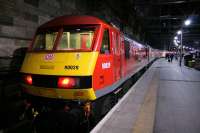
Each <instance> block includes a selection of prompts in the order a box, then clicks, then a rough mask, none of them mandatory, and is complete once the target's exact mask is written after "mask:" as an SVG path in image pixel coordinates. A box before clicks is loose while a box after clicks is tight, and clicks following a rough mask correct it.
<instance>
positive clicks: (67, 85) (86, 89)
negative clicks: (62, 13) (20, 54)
mask: <svg viewBox="0 0 200 133" xmlns="http://www.w3.org/2000/svg"><path fill="white" fill-rule="evenodd" d="M96 30H97V28H96V27H92V26H86V27H65V28H49V29H42V30H41V29H39V30H38V31H37V33H36V35H35V38H34V40H33V43H32V45H31V47H30V49H29V51H28V53H27V54H26V57H25V60H24V62H23V65H22V68H21V73H22V79H23V83H22V87H23V91H24V92H25V93H27V94H30V95H32V96H38V97H46V98H52V99H63V100H67V99H70V100H94V99H96V96H95V93H94V90H93V89H92V74H93V72H94V68H95V64H96V60H97V57H98V52H95V51H92V47H93V44H94V43H95V41H94V39H93V38H94V36H95V31H96Z"/></svg>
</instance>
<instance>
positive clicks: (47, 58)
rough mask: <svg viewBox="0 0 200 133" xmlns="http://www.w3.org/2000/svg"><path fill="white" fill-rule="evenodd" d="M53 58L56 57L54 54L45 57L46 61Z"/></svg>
mask: <svg viewBox="0 0 200 133" xmlns="http://www.w3.org/2000/svg"><path fill="white" fill-rule="evenodd" d="M53 57H54V54H47V55H45V56H44V59H45V60H52V59H53Z"/></svg>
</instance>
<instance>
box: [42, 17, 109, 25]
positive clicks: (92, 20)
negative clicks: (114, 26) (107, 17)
mask: <svg viewBox="0 0 200 133" xmlns="http://www.w3.org/2000/svg"><path fill="white" fill-rule="evenodd" d="M98 24H105V25H108V24H107V23H105V22H104V21H103V20H101V19H99V18H97V17H93V16H69V15H65V16H60V17H57V18H54V19H53V20H51V21H48V22H47V23H45V24H43V25H41V26H40V27H39V28H48V27H56V26H67V25H98Z"/></svg>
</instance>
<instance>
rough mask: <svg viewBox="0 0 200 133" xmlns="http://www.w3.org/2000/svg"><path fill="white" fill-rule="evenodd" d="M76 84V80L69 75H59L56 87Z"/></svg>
mask: <svg viewBox="0 0 200 133" xmlns="http://www.w3.org/2000/svg"><path fill="white" fill-rule="evenodd" d="M75 86H76V80H75V79H74V78H70V77H59V78H58V88H66V89H70V88H73V87H75Z"/></svg>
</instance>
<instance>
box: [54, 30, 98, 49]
mask: <svg viewBox="0 0 200 133" xmlns="http://www.w3.org/2000/svg"><path fill="white" fill-rule="evenodd" d="M94 30H95V29H94V28H70V29H67V28H65V29H64V31H63V33H62V36H61V40H60V43H59V44H58V47H57V50H76V49H86V50H87V49H91V46H92V41H93V36H94Z"/></svg>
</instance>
